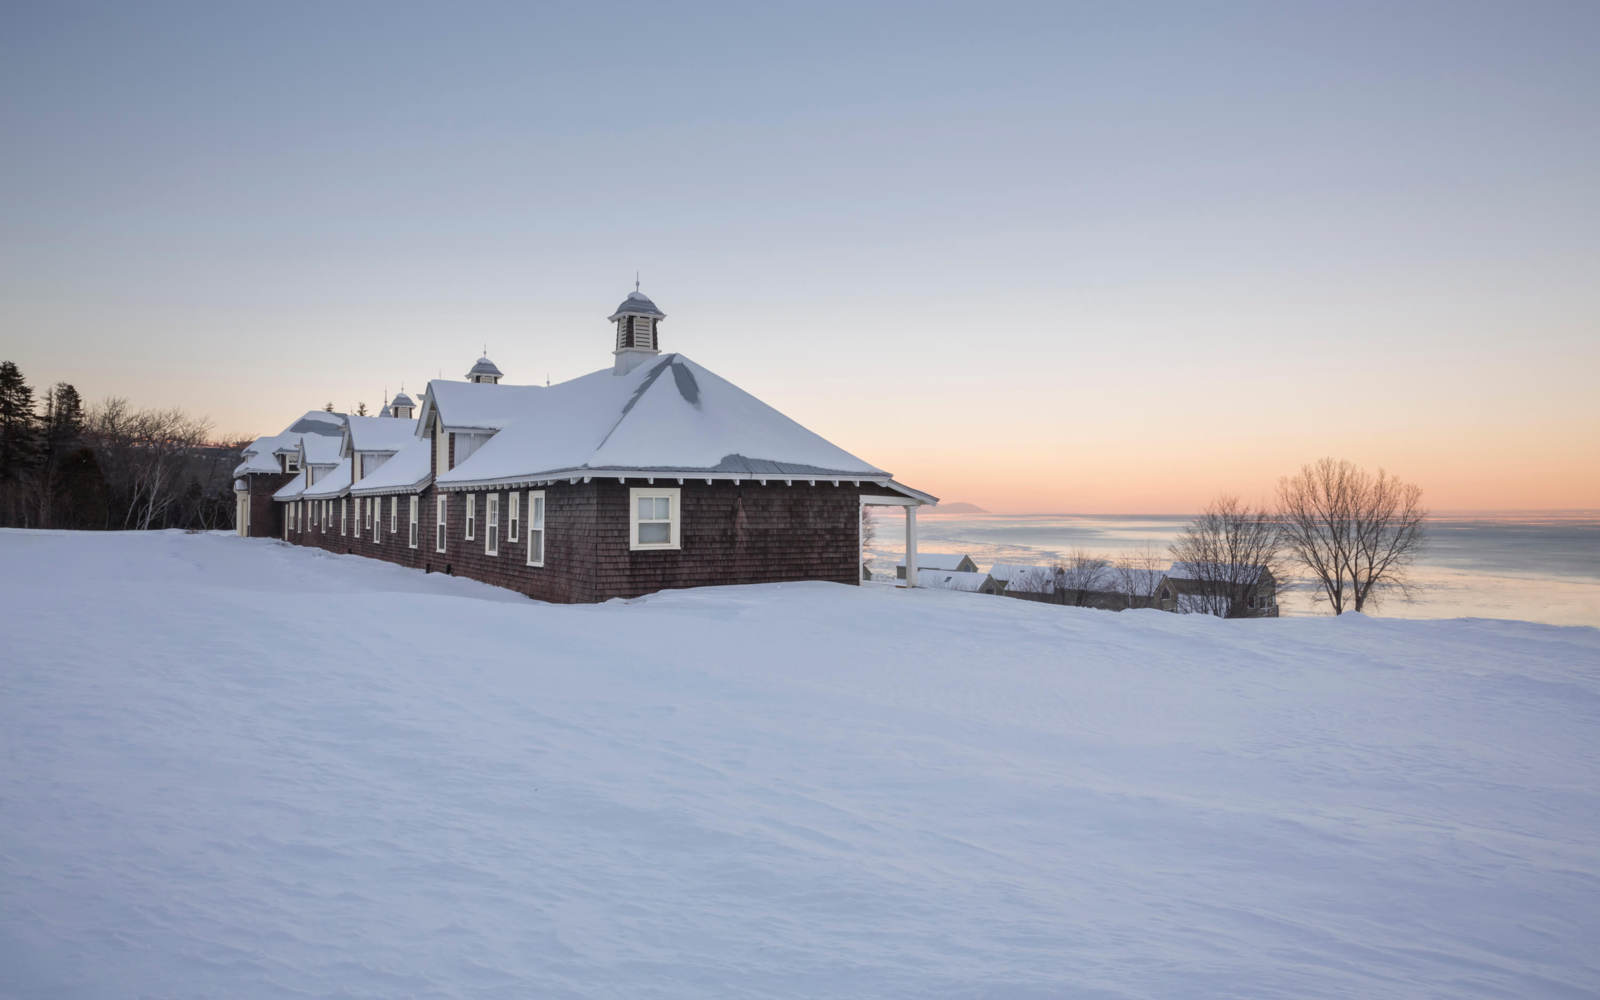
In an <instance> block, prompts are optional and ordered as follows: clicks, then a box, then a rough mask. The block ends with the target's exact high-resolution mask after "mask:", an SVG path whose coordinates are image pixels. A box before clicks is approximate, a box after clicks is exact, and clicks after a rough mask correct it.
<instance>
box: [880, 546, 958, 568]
mask: <svg viewBox="0 0 1600 1000" xmlns="http://www.w3.org/2000/svg"><path fill="white" fill-rule="evenodd" d="M966 558H967V556H966V555H965V554H963V553H959V552H923V551H921V550H918V552H917V572H919V573H920V572H922V571H923V570H925V569H945V570H951V571H955V570H957V569H958V568H959V567H960V565H961V561H962V560H963V559H966ZM905 564H906V561H905V560H904V559H902V560H900V561H899V562H897V563H895V567H896V568H898V567H901V566H904V565H905Z"/></svg>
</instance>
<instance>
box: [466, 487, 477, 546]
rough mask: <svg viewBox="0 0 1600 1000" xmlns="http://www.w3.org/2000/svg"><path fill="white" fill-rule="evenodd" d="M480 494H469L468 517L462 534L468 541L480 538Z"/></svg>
mask: <svg viewBox="0 0 1600 1000" xmlns="http://www.w3.org/2000/svg"><path fill="white" fill-rule="evenodd" d="M477 501H478V496H477V494H476V493H468V494H467V519H466V524H465V525H464V527H463V528H462V530H463V531H464V532H465V534H463V535H462V537H463V538H465V539H466V540H467V541H469V542H471V541H476V540H477V538H478V502H477Z"/></svg>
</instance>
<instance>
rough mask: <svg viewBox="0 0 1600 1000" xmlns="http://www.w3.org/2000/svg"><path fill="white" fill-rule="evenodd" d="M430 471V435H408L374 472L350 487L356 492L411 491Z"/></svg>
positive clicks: (431, 452) (426, 479) (426, 478)
mask: <svg viewBox="0 0 1600 1000" xmlns="http://www.w3.org/2000/svg"><path fill="white" fill-rule="evenodd" d="M432 474H433V439H432V438H412V440H411V443H410V444H408V445H406V446H405V447H404V448H401V449H400V450H399V451H398V452H396V453H395V455H394V457H393V458H391V459H389V460H388V461H387V462H384V463H383V465H382V466H380V467H379V468H378V470H377V471H376V472H373V473H372V474H370V475H367V476H363V477H362V478H361V480H360V481H359V482H357V483H356V484H355V485H354V486H352V487H351V488H350V492H351V493H353V494H355V495H357V496H365V495H367V494H372V493H415V492H417V491H418V490H420V489H422V488H423V487H425V486H427V485H428V480H429V479H431V478H432Z"/></svg>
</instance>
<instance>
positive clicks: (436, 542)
mask: <svg viewBox="0 0 1600 1000" xmlns="http://www.w3.org/2000/svg"><path fill="white" fill-rule="evenodd" d="M433 515H434V524H433V551H435V552H443V551H444V550H445V546H446V544H447V542H448V539H446V538H445V529H446V528H448V527H449V523H450V494H448V493H441V494H439V502H438V503H436V504H434V509H433Z"/></svg>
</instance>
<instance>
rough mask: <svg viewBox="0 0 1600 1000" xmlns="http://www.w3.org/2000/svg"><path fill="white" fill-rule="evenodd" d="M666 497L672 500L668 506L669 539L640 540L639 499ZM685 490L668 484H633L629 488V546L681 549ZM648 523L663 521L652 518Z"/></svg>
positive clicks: (647, 549) (640, 548) (649, 549)
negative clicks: (663, 540) (661, 540)
mask: <svg viewBox="0 0 1600 1000" xmlns="http://www.w3.org/2000/svg"><path fill="white" fill-rule="evenodd" d="M663 497H664V498H666V499H667V500H668V501H669V502H670V506H668V508H667V512H668V517H667V525H668V529H667V535H668V537H667V540H666V541H665V542H641V541H639V523H640V522H639V501H640V500H643V499H645V498H649V499H652V500H655V499H660V498H663ZM682 498H683V491H682V490H681V489H678V488H677V487H675V486H674V487H666V486H633V487H629V489H628V548H629V549H632V550H634V551H636V552H637V551H652V550H673V549H681V548H683V545H682V528H683V506H682ZM645 523H647V524H660V523H661V522H660V521H658V520H656V519H654V518H650V519H647V520H646V521H645Z"/></svg>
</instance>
